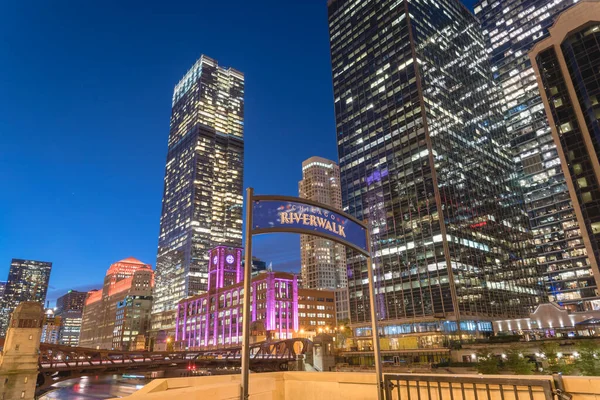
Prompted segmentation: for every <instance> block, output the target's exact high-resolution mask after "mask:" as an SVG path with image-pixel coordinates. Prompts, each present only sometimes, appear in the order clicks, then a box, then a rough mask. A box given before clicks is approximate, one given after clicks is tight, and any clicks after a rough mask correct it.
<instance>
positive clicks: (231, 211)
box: [152, 55, 244, 330]
mask: <svg viewBox="0 0 600 400" xmlns="http://www.w3.org/2000/svg"><path fill="white" fill-rule="evenodd" d="M243 132H244V75H243V74H242V73H241V72H239V71H236V70H235V69H233V68H223V67H220V66H219V65H218V63H217V61H216V60H213V59H211V58H209V57H206V56H204V55H203V56H201V57H200V59H199V60H198V61H197V62H196V63H195V64H194V66H193V67H192V68H191V69H190V70H189V71H188V72H187V73H186V74H185V76H184V77H183V78H182V79H181V81H180V82H179V83H178V84H177V85H176V86H175V90H174V92H173V107H172V114H171V127H170V133H169V146H168V152H167V166H166V171H165V186H164V193H163V201H162V214H161V218H160V234H159V239H158V256H157V261H156V287H155V292H154V304H153V309H152V313H153V317H152V329H153V330H159V329H167V330H170V329H172V328H174V326H175V320H174V318H175V309H176V307H177V303H178V302H179V300H181V299H183V298H185V297H188V296H192V295H196V294H199V293H203V292H204V291H206V290H207V279H208V250H209V249H211V248H213V247H215V246H217V245H227V246H237V247H239V246H241V245H242V204H243V197H242V177H243V157H244V142H243Z"/></svg>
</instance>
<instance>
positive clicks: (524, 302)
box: [328, 0, 542, 335]
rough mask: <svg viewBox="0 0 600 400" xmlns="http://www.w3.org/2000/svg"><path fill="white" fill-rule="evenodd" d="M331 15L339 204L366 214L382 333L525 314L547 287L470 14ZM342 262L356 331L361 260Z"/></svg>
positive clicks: (390, 11)
mask: <svg viewBox="0 0 600 400" xmlns="http://www.w3.org/2000/svg"><path fill="white" fill-rule="evenodd" d="M328 11H329V30H330V44H331V59H332V69H333V90H334V102H335V115H336V126H337V142H338V153H339V165H340V175H341V187H342V199H343V211H345V212H347V213H349V214H351V215H353V216H355V217H356V218H358V219H361V220H364V219H366V220H368V221H369V224H370V229H371V239H372V248H371V251H372V254H373V263H374V274H375V279H376V282H375V286H376V299H375V304H376V307H377V310H376V312H377V315H378V318H379V319H380V320H381V324H382V326H383V329H387V331H386V333H390V334H399V332H401V333H406V330H408V331H411V330H412V331H413V332H416V331H420V330H424V329H429V328H430V326H433V325H432V324H437V325H436V326H437V327H438V328H439V329H442V324H441V323H440V322H439V320H440V319H444V320H446V321H447V324H446V325H447V326H448V328H449V329H452V327H453V329H454V330H456V329H457V326H460V327H461V329H462V330H463V331H467V330H469V329H470V328H473V329H472V331H476V330H477V327H478V326H480V327H481V328H482V329H484V328H485V327H487V326H491V324H490V323H489V321H490V320H491V319H494V318H497V317H501V316H505V317H508V316H520V315H526V314H527V313H528V312H529V310H531V308H532V307H533V306H534V305H535V304H537V303H538V302H539V301H540V299H541V293H542V292H541V289H542V285H541V283H540V282H539V278H538V277H537V276H538V275H539V272H538V271H537V269H536V267H535V265H533V264H532V263H531V262H529V261H528V260H527V258H526V257H525V255H524V253H525V250H526V249H525V248H524V243H527V240H528V239H529V236H528V232H527V229H526V227H527V220H526V215H525V214H524V212H523V211H522V210H521V209H520V203H522V196H521V194H520V193H519V191H518V188H517V185H516V182H515V178H516V174H515V169H514V166H513V163H512V160H511V158H510V157H509V155H508V154H507V153H506V152H505V151H504V150H503V147H502V146H501V145H500V143H501V142H502V141H503V140H504V139H505V136H506V132H505V130H504V129H503V124H502V119H501V116H500V113H499V110H498V107H499V103H500V101H499V94H498V92H497V88H495V86H494V84H493V82H492V80H491V73H490V66H489V64H488V62H487V56H486V52H485V46H484V41H483V37H482V35H481V32H480V29H479V24H478V22H477V21H476V20H475V18H474V17H473V15H472V14H471V13H470V12H469V11H468V10H467V9H466V8H465V7H464V6H463V5H462V4H461V3H460V2H459V1H453V0H440V1H436V2H435V3H433V2H431V1H427V0H416V1H410V2H408V1H403V0H389V1H363V2H358V1H351V0H330V1H329V3H328ZM347 264H348V290H349V302H350V319H351V323H352V325H353V326H354V327H355V334H361V335H362V334H364V332H367V330H366V329H367V327H368V324H369V321H370V309H369V307H370V306H369V290H368V284H367V282H368V280H367V269H366V263H365V261H364V259H363V257H362V256H359V255H357V254H356V253H355V252H348V253H347ZM415 321H417V322H415ZM419 321H422V322H419ZM457 321H460V325H458V323H457ZM358 329H360V331H358ZM388 331H389V332H388Z"/></svg>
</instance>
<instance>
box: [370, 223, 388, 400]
mask: <svg viewBox="0 0 600 400" xmlns="http://www.w3.org/2000/svg"><path fill="white" fill-rule="evenodd" d="M365 222H366V224H365V225H366V229H365V235H367V251H368V252H369V256H368V257H367V277H368V279H369V304H370V306H371V330H372V336H373V339H372V340H373V357H374V358H375V374H376V375H377V399H378V400H383V398H384V393H383V389H384V387H383V372H382V368H381V351H380V347H379V327H378V324H377V307H376V304H377V302H376V300H375V283H374V282H375V281H374V279H373V257H372V256H373V255H372V253H371V234H370V232H371V230H370V229H369V223H368V221H365Z"/></svg>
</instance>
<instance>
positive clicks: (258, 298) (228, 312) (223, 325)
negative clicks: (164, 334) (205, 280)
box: [175, 246, 298, 349]
mask: <svg viewBox="0 0 600 400" xmlns="http://www.w3.org/2000/svg"><path fill="white" fill-rule="evenodd" d="M210 256H211V259H210V264H209V291H208V293H205V294H201V295H198V296H194V297H190V298H187V299H185V300H182V301H180V302H179V305H178V310H177V319H176V325H175V329H176V330H175V341H176V342H177V344H178V346H179V347H181V348H189V349H200V348H216V347H230V346H237V345H239V344H241V341H242V300H243V294H244V289H243V282H242V281H243V267H242V266H241V257H242V254H241V249H237V248H228V247H223V246H221V247H217V248H215V249H213V250H211V252H210ZM251 298H252V305H251V310H252V311H251V312H252V321H253V322H254V321H262V322H263V323H264V327H265V329H266V330H267V331H269V333H270V335H271V337H272V338H273V339H289V338H292V337H294V333H295V332H297V331H298V280H297V277H296V276H295V275H293V274H289V273H285V272H263V273H261V274H259V275H258V276H256V277H254V278H253V279H252V296H251Z"/></svg>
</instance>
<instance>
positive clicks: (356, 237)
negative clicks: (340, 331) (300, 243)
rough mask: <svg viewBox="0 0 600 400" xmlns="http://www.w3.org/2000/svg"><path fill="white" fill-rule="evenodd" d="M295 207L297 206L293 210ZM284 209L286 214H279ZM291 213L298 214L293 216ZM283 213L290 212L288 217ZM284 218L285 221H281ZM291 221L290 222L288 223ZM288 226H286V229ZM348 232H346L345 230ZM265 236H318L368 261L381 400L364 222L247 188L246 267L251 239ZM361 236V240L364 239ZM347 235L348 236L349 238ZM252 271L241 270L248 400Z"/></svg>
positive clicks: (379, 395) (374, 336) (242, 395)
mask: <svg viewBox="0 0 600 400" xmlns="http://www.w3.org/2000/svg"><path fill="white" fill-rule="evenodd" d="M261 202H262V204H266V203H272V204H271V207H267V208H266V211H263V210H259V213H258V214H259V215H258V217H259V218H257V220H256V221H255V219H254V217H255V212H254V211H255V210H254V209H255V207H256V206H259V207H260V205H261ZM295 207H298V209H296V208H295ZM282 209H283V210H285V209H287V210H288V211H280V210H282ZM293 211H298V212H297V213H294V212H293ZM282 213H291V214H290V218H288V217H282V216H281V214H282ZM284 219H285V221H283V220H284ZM290 221H291V222H290ZM286 225H289V226H286ZM346 230H347V231H346ZM268 233H300V234H306V235H314V236H319V237H322V238H325V239H329V240H332V241H334V242H336V243H339V244H342V245H344V246H347V247H350V248H352V249H354V250H356V251H358V252H359V253H361V254H362V255H363V256H365V257H366V259H367V271H368V273H367V275H368V281H369V294H370V295H369V301H370V307H371V332H372V341H373V355H374V357H375V373H376V375H377V398H378V399H379V400H383V373H382V368H381V364H382V362H381V351H380V343H379V328H378V326H377V325H378V324H377V311H376V308H375V285H374V284H373V282H374V280H373V263H372V259H371V238H370V234H369V227H368V223H367V222H366V221H360V220H358V219H356V218H354V217H353V216H351V215H348V214H346V213H344V212H341V211H338V210H335V209H333V208H331V207H330V206H327V205H325V204H321V203H318V202H315V201H311V200H306V199H300V198H297V197H290V196H277V195H273V196H271V195H260V196H254V189H253V188H247V189H246V227H245V234H246V243H245V255H244V257H245V265H246V266H249V265H252V236H253V235H260V234H268ZM363 235H364V237H363ZM348 236H351V238H349V237H348ZM251 279H252V268H247V267H246V268H244V307H243V311H242V312H243V314H242V315H243V329H242V335H243V336H242V338H243V339H242V380H241V392H240V399H241V400H248V385H249V373H250V322H251V321H250V319H251V318H250V285H251Z"/></svg>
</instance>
